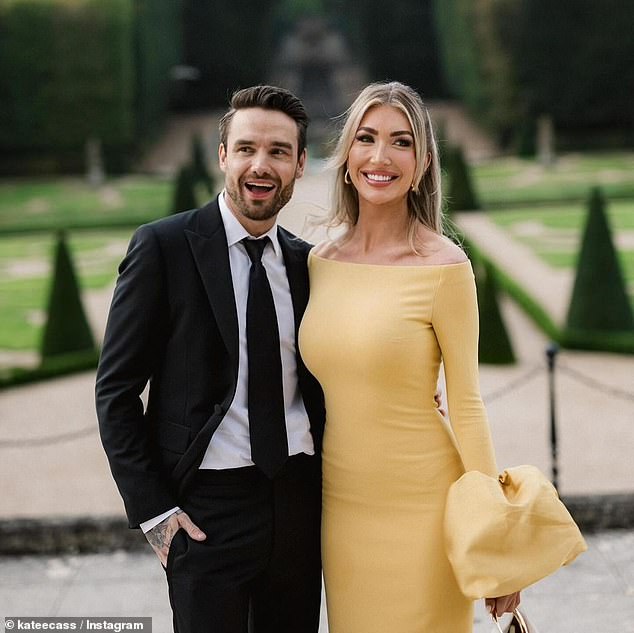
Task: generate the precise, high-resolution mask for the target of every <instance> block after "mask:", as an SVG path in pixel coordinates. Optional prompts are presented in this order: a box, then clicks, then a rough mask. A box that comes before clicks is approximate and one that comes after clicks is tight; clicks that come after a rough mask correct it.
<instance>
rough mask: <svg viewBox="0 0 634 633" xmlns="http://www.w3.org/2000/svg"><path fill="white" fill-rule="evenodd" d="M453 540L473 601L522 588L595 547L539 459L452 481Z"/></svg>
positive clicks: (448, 512)
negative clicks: (539, 465) (495, 475)
mask: <svg viewBox="0 0 634 633" xmlns="http://www.w3.org/2000/svg"><path fill="white" fill-rule="evenodd" d="M445 544H446V548H447V556H448V558H449V561H450V562H451V566H452V568H453V571H454V574H455V576H456V580H457V581H458V586H459V587H460V589H461V591H462V593H463V594H464V595H465V596H467V597H468V598H471V599H472V600H477V599H479V598H496V597H498V596H505V595H508V594H510V593H514V592H516V591H520V590H522V589H524V588H525V587H528V586H529V585H532V584H533V583H535V582H537V581H538V580H541V579H542V578H544V577H546V576H548V575H550V574H552V573H553V572H554V571H556V570H557V569H559V567H561V566H562V565H566V564H567V563H570V562H572V561H573V560H574V559H575V558H576V557H577V556H578V555H579V554H581V552H584V551H585V550H586V549H588V548H587V545H586V543H585V541H584V539H583V536H581V532H580V531H579V528H578V527H577V525H576V523H575V522H574V521H573V519H572V517H571V516H570V513H569V512H568V510H567V509H566V506H564V504H563V503H562V502H561V501H560V499H559V496H558V495H557V491H556V490H555V488H554V487H553V485H552V484H551V483H550V482H549V481H548V479H546V477H544V475H543V474H542V473H541V472H540V471H539V470H538V469H537V468H535V467H534V466H517V467H516V468H509V469H508V470H505V471H504V472H503V473H502V474H501V475H500V476H499V477H498V478H497V479H494V478H493V477H490V476H488V475H485V474H484V473H481V472H478V471H475V470H473V471H469V472H467V473H465V474H464V475H463V476H462V477H460V479H458V481H456V482H455V483H454V484H452V486H451V487H450V488H449V494H448V497H447V506H446V509H445Z"/></svg>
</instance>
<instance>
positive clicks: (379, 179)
mask: <svg viewBox="0 0 634 633" xmlns="http://www.w3.org/2000/svg"><path fill="white" fill-rule="evenodd" d="M366 177H367V179H368V180H375V181H376V182H387V181H388V180H392V176H383V175H381V174H366Z"/></svg>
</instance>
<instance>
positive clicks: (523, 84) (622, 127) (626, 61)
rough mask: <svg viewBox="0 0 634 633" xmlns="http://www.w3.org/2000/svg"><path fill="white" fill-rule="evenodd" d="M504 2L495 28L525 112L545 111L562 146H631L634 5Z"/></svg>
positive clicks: (590, 0)
mask: <svg viewBox="0 0 634 633" xmlns="http://www.w3.org/2000/svg"><path fill="white" fill-rule="evenodd" d="M498 1H499V0H498ZM501 4H502V5H505V6H504V7H503V10H502V11H500V12H499V16H498V21H499V29H500V32H501V33H502V34H503V36H504V45H505V47H506V49H507V50H508V51H509V53H510V55H511V57H512V60H513V64H514V66H515V69H516V74H517V76H516V78H517V85H518V88H519V89H520V90H521V96H522V100H523V102H524V103H525V104H526V111H527V114H528V115H529V116H530V117H532V118H536V117H538V116H539V115H541V114H550V115H551V116H552V117H553V120H554V123H555V130H556V131H558V132H559V134H558V139H559V141H560V144H562V143H569V144H571V145H573V146H583V145H585V144H596V143H597V142H600V141H601V140H604V141H605V142H607V143H614V144H617V145H618V144H625V145H628V144H629V146H630V147H633V146H634V108H633V107H632V95H634V64H632V60H634V37H633V36H632V29H633V25H634V2H631V1H625V2H624V1H623V0H604V1H603V2H596V1H595V0H575V1H574V2H553V1H552V0H504V1H503V2H502V3H501Z"/></svg>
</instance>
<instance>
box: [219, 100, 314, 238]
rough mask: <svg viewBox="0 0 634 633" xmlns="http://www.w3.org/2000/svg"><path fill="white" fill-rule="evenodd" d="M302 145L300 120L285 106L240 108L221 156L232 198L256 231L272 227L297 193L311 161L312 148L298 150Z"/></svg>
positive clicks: (232, 205) (239, 214) (243, 221)
mask: <svg viewBox="0 0 634 633" xmlns="http://www.w3.org/2000/svg"><path fill="white" fill-rule="evenodd" d="M297 150H298V146H297V124H296V123H295V121H293V119H291V117H289V116H288V115H286V114H284V113H283V112H279V111H277V110H264V109H262V108H246V109H243V110H238V111H237V112H236V113H235V114H234V116H233V119H232V120H231V122H230V124H229V130H228V134H227V145H226V147H225V146H224V145H223V144H221V145H220V147H219V148H218V157H219V161H220V169H221V170H222V171H223V172H224V174H225V190H226V192H227V195H228V200H227V204H228V205H229V207H230V208H231V211H232V212H233V213H234V215H235V216H236V217H237V218H238V220H239V221H240V223H241V224H242V225H243V226H244V227H245V228H246V229H247V230H248V231H249V232H250V233H251V234H252V235H261V234H262V233H265V232H266V231H268V230H269V229H270V228H271V227H272V226H273V224H274V222H275V216H276V215H277V214H278V212H279V211H280V209H281V208H282V207H283V206H284V205H285V204H286V203H287V202H288V201H289V200H290V199H291V196H292V194H293V187H294V185H295V180H296V179H297V178H300V177H301V176H302V174H303V173H304V164H305V161H306V151H303V152H302V154H301V156H298V151H297Z"/></svg>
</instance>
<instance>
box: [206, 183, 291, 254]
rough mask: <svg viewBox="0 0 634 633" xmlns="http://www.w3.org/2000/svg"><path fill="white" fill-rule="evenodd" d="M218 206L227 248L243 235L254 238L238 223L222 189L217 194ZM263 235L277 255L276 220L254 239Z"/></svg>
mask: <svg viewBox="0 0 634 633" xmlns="http://www.w3.org/2000/svg"><path fill="white" fill-rule="evenodd" d="M218 206H219V207H220V215H221V216H222V223H223V224H224V225H225V233H226V234H227V244H228V245H229V248H231V247H232V246H235V245H236V244H238V243H239V242H241V241H242V240H243V239H244V238H245V237H250V238H252V239H254V238H253V236H252V235H251V234H250V233H249V232H248V231H247V230H246V229H245V228H244V227H243V226H242V224H240V222H239V221H238V218H236V216H235V215H233V212H232V211H231V209H230V208H229V205H228V204H227V201H226V200H225V192H224V189H223V190H222V191H221V192H220V194H219V195H218ZM264 236H268V237H269V239H270V240H271V244H272V245H273V251H274V252H275V255H276V256H279V254H280V242H279V240H278V237H277V221H276V222H275V224H274V225H273V226H272V227H271V228H270V229H269V230H268V231H267V232H266V233H264V234H263V235H260V236H259V237H258V238H256V239H262V238H263V237H264Z"/></svg>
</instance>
